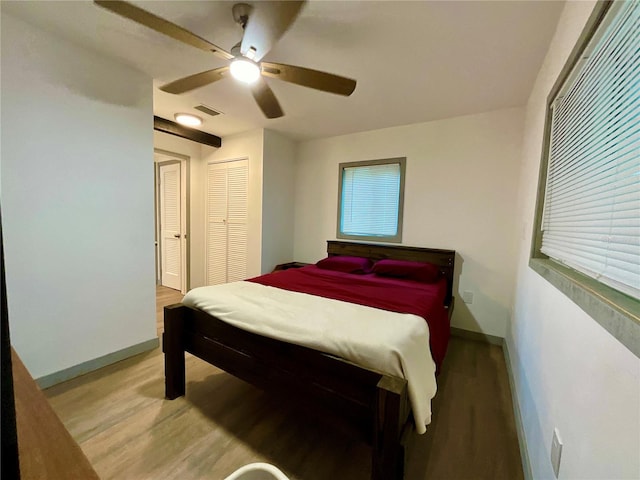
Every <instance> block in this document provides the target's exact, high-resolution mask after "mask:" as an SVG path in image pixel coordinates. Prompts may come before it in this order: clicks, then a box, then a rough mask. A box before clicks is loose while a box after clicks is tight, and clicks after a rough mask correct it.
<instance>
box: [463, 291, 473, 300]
mask: <svg viewBox="0 0 640 480" xmlns="http://www.w3.org/2000/svg"><path fill="white" fill-rule="evenodd" d="M462 301H463V302H464V303H473V292H471V291H469V290H465V291H464V292H462Z"/></svg>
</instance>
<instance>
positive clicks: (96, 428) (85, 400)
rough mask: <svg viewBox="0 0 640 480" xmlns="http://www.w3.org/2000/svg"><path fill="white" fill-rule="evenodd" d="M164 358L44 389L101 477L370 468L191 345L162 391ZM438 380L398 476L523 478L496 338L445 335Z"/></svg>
mask: <svg viewBox="0 0 640 480" xmlns="http://www.w3.org/2000/svg"><path fill="white" fill-rule="evenodd" d="M173 292H174V294H175V293H179V292H175V291H173ZM163 293H165V294H167V295H169V294H170V293H171V292H163ZM158 298H159V299H160V295H159V296H158ZM163 298H165V297H164V296H163ZM175 301H176V300H175V297H171V298H169V300H167V303H174V302H175ZM159 302H160V300H159ZM163 368H164V367H163V357H162V354H161V352H160V350H159V349H158V350H155V351H152V352H148V353H145V354H142V355H138V356H136V357H133V358H130V359H127V360H125V361H122V362H119V363H117V364H114V365H111V366H108V367H105V368H103V369H101V370H98V371H96V372H93V373H90V374H88V375H85V376H83V377H78V378H76V379H73V380H71V381H68V382H66V383H63V384H60V385H56V386H54V387H52V388H50V389H48V390H46V391H45V394H46V395H47V397H48V398H49V401H50V403H51V405H52V406H53V408H54V410H55V411H56V413H57V414H58V415H59V417H60V418H61V419H62V421H63V423H64V424H65V426H66V427H67V428H68V430H69V431H70V432H71V434H72V436H73V437H74V438H75V439H76V441H77V442H78V443H79V444H80V446H81V447H82V450H83V451H84V452H85V454H86V455H87V457H88V458H89V460H90V462H91V463H92V465H93V467H94V468H95V470H96V471H97V472H98V474H99V476H100V478H101V479H103V480H107V479H112V478H113V479H116V478H117V479H124V480H129V479H130V480H138V479H140V480H142V479H173V478H175V479H184V480H188V479H215V480H221V479H222V478H224V477H225V476H227V475H229V474H230V473H231V472H233V471H234V470H236V469H237V468H239V467H240V466H242V465H245V464H247V463H251V462H255V461H266V462H269V463H273V464H275V465H277V466H278V467H279V468H281V469H282V470H283V471H284V472H285V473H287V474H288V475H289V476H290V478H291V479H292V480H327V479H331V480H365V479H368V478H369V473H370V466H369V459H370V456H369V455H370V453H369V452H370V451H369V448H368V447H367V446H366V445H364V444H362V443H360V442H358V441H357V440H356V439H354V438H351V437H349V436H348V435H346V434H343V433H341V432H336V431H334V430H332V429H330V428H329V427H327V426H326V425H324V424H323V423H322V422H321V421H318V419H317V418H314V417H313V416H308V415H304V414H301V413H300V412H298V411H296V410H295V407H292V406H291V405H286V404H284V403H283V402H282V401H281V400H280V399H279V398H277V397H274V396H271V395H267V394H265V393H263V392H261V391H260V390H258V389H256V388H254V387H252V386H250V385H249V384H247V383H245V382H243V381H241V380H238V379H236V378H234V377H232V376H231V375H228V374H226V373H225V372H223V371H221V370H219V369H217V368H215V367H213V366H211V365H209V364H207V363H205V362H204V361H202V360H200V359H197V358H195V357H192V356H190V355H187V394H186V396H185V397H182V398H178V399H176V400H173V401H169V400H165V399H164V376H163ZM438 384H439V391H438V394H437V396H436V399H435V400H434V405H433V410H434V417H433V422H432V424H431V426H430V427H429V429H428V432H427V433H426V434H425V435H421V436H416V437H415V444H414V448H413V450H412V452H413V455H412V457H411V458H410V460H409V464H408V466H407V474H406V479H407V480H426V479H430V480H431V479H487V480H489V479H491V480H493V479H505V480H519V479H522V478H523V472H522V467H521V463H520V451H519V447H518V440H517V435H516V430H515V424H514V418H513V408H512V404H511V396H510V391H509V383H508V379H507V373H506V367H505V363H504V358H503V355H502V350H501V349H500V347H497V346H493V345H487V344H483V343H478V342H474V341H471V340H466V339H460V338H453V339H452V340H451V344H450V347H449V352H448V354H447V358H446V359H445V362H444V365H443V371H442V374H441V375H440V377H439V378H438Z"/></svg>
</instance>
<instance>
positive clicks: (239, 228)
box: [207, 160, 249, 285]
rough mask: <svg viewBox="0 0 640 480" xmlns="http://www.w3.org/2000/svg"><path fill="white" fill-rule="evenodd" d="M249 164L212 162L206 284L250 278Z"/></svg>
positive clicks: (209, 190)
mask: <svg viewBox="0 0 640 480" xmlns="http://www.w3.org/2000/svg"><path fill="white" fill-rule="evenodd" d="M248 187H249V164H248V161H247V160H237V161H233V162H224V163H211V164H209V167H208V171H207V285H217V284H219V283H226V282H233V281H236V280H244V279H245V278H246V277H247V223H248V222H247V221H248V206H247V202H248V193H247V192H248Z"/></svg>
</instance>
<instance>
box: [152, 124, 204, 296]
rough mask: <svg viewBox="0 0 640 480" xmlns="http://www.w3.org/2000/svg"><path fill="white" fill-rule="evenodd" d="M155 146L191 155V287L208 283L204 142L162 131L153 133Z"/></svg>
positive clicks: (189, 167) (189, 240)
mask: <svg viewBox="0 0 640 480" xmlns="http://www.w3.org/2000/svg"><path fill="white" fill-rule="evenodd" d="M153 146H154V148H158V149H160V150H165V151H168V152H172V153H179V154H181V155H186V156H187V157H189V162H188V165H189V166H188V169H189V192H190V195H189V210H190V212H189V237H188V239H187V240H188V242H189V250H190V251H189V254H190V260H189V288H195V287H201V286H203V285H204V284H205V275H204V274H205V271H204V267H203V265H204V259H205V247H204V241H205V195H204V193H205V180H203V179H206V163H205V162H204V160H203V159H202V147H203V145H202V144H200V143H197V142H192V141H191V140H187V139H185V138H180V137H176V136H175V135H169V134H167V133H162V132H158V131H154V132H153Z"/></svg>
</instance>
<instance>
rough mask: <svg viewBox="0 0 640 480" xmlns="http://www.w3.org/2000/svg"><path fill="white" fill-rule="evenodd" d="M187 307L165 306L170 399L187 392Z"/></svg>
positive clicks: (164, 343)
mask: <svg viewBox="0 0 640 480" xmlns="http://www.w3.org/2000/svg"><path fill="white" fill-rule="evenodd" d="M185 310H186V307H184V306H183V305H180V304H179V303H178V304H175V305H169V306H168V307H164V334H163V335H162V350H163V351H164V382H165V383H164V384H165V396H166V397H167V398H168V399H169V400H173V399H174V398H178V397H181V396H182V395H184V392H185V365H184V314H185Z"/></svg>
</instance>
